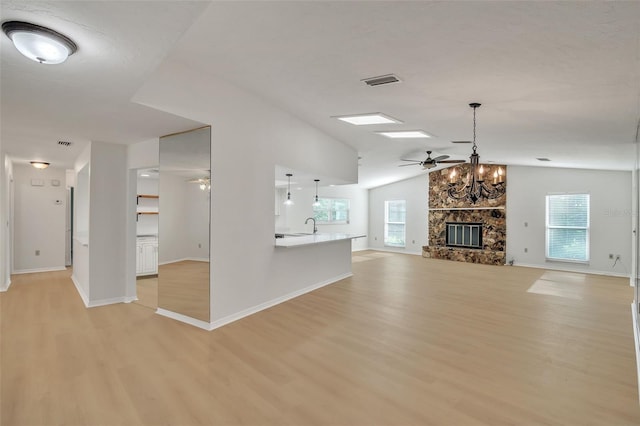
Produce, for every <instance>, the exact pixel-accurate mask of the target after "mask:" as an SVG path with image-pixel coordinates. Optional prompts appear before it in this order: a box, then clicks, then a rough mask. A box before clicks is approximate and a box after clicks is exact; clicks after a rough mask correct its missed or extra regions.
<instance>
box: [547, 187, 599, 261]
mask: <svg viewBox="0 0 640 426" xmlns="http://www.w3.org/2000/svg"><path fill="white" fill-rule="evenodd" d="M562 195H586V196H587V205H586V213H587V226H586V227H585V226H557V225H554V226H551V225H549V218H550V209H549V204H550V203H549V200H550V198H551V197H554V196H562ZM550 229H575V230H584V231H585V233H586V237H585V240H586V241H585V260H582V259H566V258H560V257H552V256H550V254H549V249H550V245H549V230H550ZM544 245H545V253H544V254H545V260H546V261H547V262H567V263H579V264H583V265H588V264H589V262H590V260H591V250H590V246H591V194H590V193H589V192H586V191H584V192H553V193H548V194H547V195H546V196H545V232H544Z"/></svg>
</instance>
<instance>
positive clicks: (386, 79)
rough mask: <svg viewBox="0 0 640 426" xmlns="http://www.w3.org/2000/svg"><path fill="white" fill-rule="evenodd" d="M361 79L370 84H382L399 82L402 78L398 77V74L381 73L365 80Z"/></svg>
mask: <svg viewBox="0 0 640 426" xmlns="http://www.w3.org/2000/svg"><path fill="white" fill-rule="evenodd" d="M360 81H364V82H365V83H366V84H367V85H369V86H381V85H383V84H389V83H399V82H400V81H402V80H400V78H398V76H397V75H393V74H386V75H379V76H377V77H370V78H365V79H364V80H360Z"/></svg>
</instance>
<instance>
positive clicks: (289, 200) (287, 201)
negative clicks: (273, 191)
mask: <svg viewBox="0 0 640 426" xmlns="http://www.w3.org/2000/svg"><path fill="white" fill-rule="evenodd" d="M285 176H287V199H286V200H285V201H284V203H283V204H284V205H285V206H292V205H293V200H292V199H291V176H293V175H292V174H291V173H287V174H286V175H285Z"/></svg>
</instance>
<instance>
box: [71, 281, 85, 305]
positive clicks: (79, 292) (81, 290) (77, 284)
mask: <svg viewBox="0 0 640 426" xmlns="http://www.w3.org/2000/svg"><path fill="white" fill-rule="evenodd" d="M71 281H72V282H73V285H75V286H76V290H77V291H78V294H79V295H80V298H81V299H82V303H84V306H85V307H86V308H88V307H89V296H88V295H86V294H85V293H84V289H83V288H82V286H81V285H80V283H79V282H78V280H77V279H76V277H75V275H73V274H71Z"/></svg>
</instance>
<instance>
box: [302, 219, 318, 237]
mask: <svg viewBox="0 0 640 426" xmlns="http://www.w3.org/2000/svg"><path fill="white" fill-rule="evenodd" d="M310 220H312V221H313V233H314V234H315V233H316V232H318V228H316V220H315V218H313V217H308V218H307V220H305V221H304V224H305V225H306V224H307V223H309V221H310Z"/></svg>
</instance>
